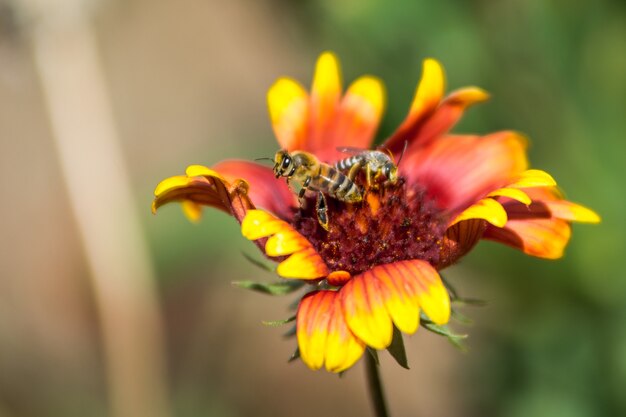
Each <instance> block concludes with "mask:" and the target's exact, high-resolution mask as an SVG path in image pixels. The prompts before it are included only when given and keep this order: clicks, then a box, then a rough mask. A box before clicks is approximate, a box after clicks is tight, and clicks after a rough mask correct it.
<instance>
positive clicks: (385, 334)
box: [341, 267, 393, 349]
mask: <svg viewBox="0 0 626 417" xmlns="http://www.w3.org/2000/svg"><path fill="white" fill-rule="evenodd" d="M375 268H376V267H374V269H375ZM371 274H372V273H371V270H370V271H368V272H365V273H364V274H361V275H357V276H356V277H354V278H353V279H352V280H350V282H348V283H347V284H346V285H345V286H344V287H343V288H342V289H341V296H342V298H341V300H342V306H343V311H344V316H345V319H346V322H347V323H348V327H349V328H350V330H352V332H353V333H354V334H355V335H356V336H357V337H358V338H359V339H361V340H362V341H364V342H365V343H366V344H367V345H368V346H371V347H373V348H374V349H385V348H386V347H387V346H389V345H390V344H391V339H392V335H393V325H392V322H391V317H390V316H389V313H388V312H387V308H386V306H385V300H384V299H383V294H382V291H381V289H380V287H379V281H378V279H376V278H374V277H372V275H371Z"/></svg>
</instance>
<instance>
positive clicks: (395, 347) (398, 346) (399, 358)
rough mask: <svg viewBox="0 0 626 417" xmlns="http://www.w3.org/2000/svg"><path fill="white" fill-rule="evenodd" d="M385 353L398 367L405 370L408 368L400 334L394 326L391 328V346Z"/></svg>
mask: <svg viewBox="0 0 626 417" xmlns="http://www.w3.org/2000/svg"><path fill="white" fill-rule="evenodd" d="M387 351H388V352H389V353H390V354H391V356H392V357H393V358H394V359H395V360H396V362H398V365H400V366H401V367H403V368H405V369H410V368H409V362H408V361H407V358H406V351H405V349H404V340H403V339H402V333H401V332H400V330H398V328H397V327H396V326H393V338H392V339H391V344H390V345H389V347H388V348H387Z"/></svg>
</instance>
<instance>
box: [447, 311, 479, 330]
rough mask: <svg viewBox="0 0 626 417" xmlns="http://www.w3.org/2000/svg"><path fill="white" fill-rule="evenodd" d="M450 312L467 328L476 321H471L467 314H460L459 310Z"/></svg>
mask: <svg viewBox="0 0 626 417" xmlns="http://www.w3.org/2000/svg"><path fill="white" fill-rule="evenodd" d="M450 311H451V313H452V318H453V319H455V320H456V321H458V322H459V323H461V324H465V325H467V326H469V325H472V324H474V320H472V319H470V318H469V317H467V316H466V315H465V314H463V313H460V312H459V311H458V310H456V309H454V308H453V309H452V310H450Z"/></svg>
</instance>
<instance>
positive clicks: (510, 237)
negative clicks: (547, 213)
mask: <svg viewBox="0 0 626 417" xmlns="http://www.w3.org/2000/svg"><path fill="white" fill-rule="evenodd" d="M484 237H485V238H486V239H490V240H495V241H498V242H500V243H504V244H505V245H508V246H511V247H513V248H516V249H519V250H521V251H522V252H524V253H526V254H527V255H532V256H536V257H539V258H545V259H558V258H560V257H562V256H563V252H564V250H565V247H566V246H567V243H568V241H569V239H570V237H571V227H570V225H569V223H568V222H567V221H565V220H561V219H557V218H548V219H541V218H537V219H528V220H511V221H509V222H508V223H507V224H506V226H505V227H504V228H496V227H491V226H489V227H487V230H486V231H485V234H484Z"/></svg>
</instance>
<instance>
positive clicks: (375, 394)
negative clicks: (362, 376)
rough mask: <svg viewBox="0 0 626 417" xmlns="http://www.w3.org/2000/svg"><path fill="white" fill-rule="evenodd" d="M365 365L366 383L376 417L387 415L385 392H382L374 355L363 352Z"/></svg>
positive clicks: (385, 416) (386, 416)
mask: <svg viewBox="0 0 626 417" xmlns="http://www.w3.org/2000/svg"><path fill="white" fill-rule="evenodd" d="M365 367H366V369H367V383H368V387H369V392H370V397H371V399H372V405H373V406H374V410H375V411H376V417H388V416H389V414H388V413H387V404H386V403H385V394H384V393H383V385H382V381H381V379H380V373H379V372H378V363H376V359H374V356H372V355H370V354H368V353H366V354H365Z"/></svg>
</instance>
